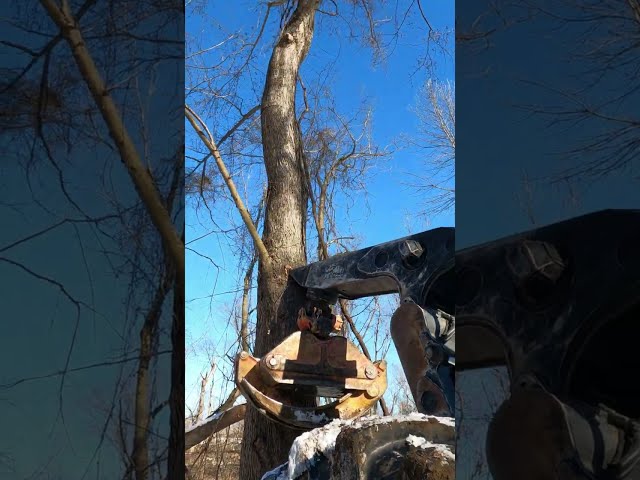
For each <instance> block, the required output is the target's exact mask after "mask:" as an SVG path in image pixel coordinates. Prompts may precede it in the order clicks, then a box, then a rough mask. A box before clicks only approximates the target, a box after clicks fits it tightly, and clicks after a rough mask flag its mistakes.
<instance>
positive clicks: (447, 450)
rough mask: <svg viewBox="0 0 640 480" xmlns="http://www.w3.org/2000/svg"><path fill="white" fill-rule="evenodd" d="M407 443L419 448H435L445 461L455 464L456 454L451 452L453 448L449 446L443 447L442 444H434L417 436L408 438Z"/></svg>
mask: <svg viewBox="0 0 640 480" xmlns="http://www.w3.org/2000/svg"><path fill="white" fill-rule="evenodd" d="M407 443H408V444H409V445H412V446H414V447H417V448H423V449H427V448H433V449H435V450H436V451H437V452H438V453H440V454H441V455H440V456H441V457H442V458H443V459H444V460H451V461H453V462H455V461H456V456H455V454H454V453H453V452H452V451H451V447H450V446H449V445H443V444H441V443H432V442H430V441H429V440H427V439H426V438H424V437H418V436H416V435H409V436H408V437H407Z"/></svg>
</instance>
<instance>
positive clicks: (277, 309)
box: [240, 0, 320, 480]
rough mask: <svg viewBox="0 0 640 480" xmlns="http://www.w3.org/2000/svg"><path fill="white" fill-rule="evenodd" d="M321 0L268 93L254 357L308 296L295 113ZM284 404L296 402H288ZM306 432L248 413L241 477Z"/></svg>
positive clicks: (294, 20)
mask: <svg viewBox="0 0 640 480" xmlns="http://www.w3.org/2000/svg"><path fill="white" fill-rule="evenodd" d="M319 3H320V1H319V0H299V1H298V4H297V7H296V10H295V12H294V13H293V15H292V16H291V18H290V19H289V21H288V22H287V24H286V26H285V27H284V29H283V31H282V34H281V36H280V38H279V39H278V41H277V43H276V45H275V47H274V49H273V53H272V56H271V60H270V62H269V69H268V71H267V79H266V84H265V89H264V93H263V96H262V117H261V121H262V145H263V153H264V163H265V168H266V173H267V182H268V185H267V199H266V205H265V221H264V232H263V236H262V240H263V242H264V245H265V247H266V249H267V251H268V253H269V255H270V257H271V262H270V264H269V265H265V264H264V262H262V261H260V264H259V269H258V305H257V324H256V344H255V348H254V354H255V355H256V356H262V355H264V354H265V353H266V352H268V351H269V350H271V349H272V348H273V347H274V346H275V345H277V344H278V343H279V342H280V341H282V340H283V339H284V338H285V337H286V336H287V335H289V334H291V333H292V332H293V331H295V329H296V312H297V309H298V308H299V307H300V306H301V305H302V304H303V302H304V300H305V298H304V292H303V290H302V289H301V288H299V287H298V286H297V285H295V283H293V282H291V281H289V279H288V270H289V269H290V268H294V267H298V266H302V265H305V264H306V249H305V227H306V213H307V201H308V197H307V191H306V188H305V185H306V183H305V182H306V179H305V177H304V173H303V168H302V161H303V158H302V138H301V135H300V129H299V126H298V123H297V120H296V115H295V93H296V80H297V76H298V69H299V68H300V65H301V63H302V61H303V60H304V58H305V56H306V54H307V52H308V51H309V47H310V45H311V39H312V37H313V26H314V17H315V10H316V8H317V7H318V5H319ZM279 400H281V401H284V402H291V400H290V399H287V398H285V397H283V398H280V399H279ZM298 433H299V432H297V431H295V430H291V429H288V428H286V427H283V426H280V425H278V424H276V423H274V422H272V421H270V420H268V419H267V418H265V417H263V416H262V415H261V414H260V413H259V412H257V411H256V410H255V409H254V408H249V409H248V410H247V414H246V417H245V428H244V434H243V441H242V453H241V465H240V478H241V479H242V480H257V479H259V478H260V477H261V476H262V474H264V473H265V472H266V471H268V470H270V469H272V468H274V467H275V466H277V465H278V464H281V463H284V462H285V461H286V459H287V456H288V453H289V448H290V447H291V443H292V442H293V440H294V438H295V437H296V436H297V434H298Z"/></svg>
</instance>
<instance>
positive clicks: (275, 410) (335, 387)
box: [235, 331, 387, 430]
mask: <svg viewBox="0 0 640 480" xmlns="http://www.w3.org/2000/svg"><path fill="white" fill-rule="evenodd" d="M235 381H236V384H237V385H238V388H239V389H240V391H241V392H242V393H243V395H244V396H245V398H246V399H247V401H248V402H250V403H251V404H252V405H253V406H254V407H256V408H257V409H258V410H259V411H260V412H262V413H263V414H264V415H266V416H268V417H269V418H271V419H272V420H274V421H277V422H280V423H283V424H285V425H287V426H289V427H292V428H297V429H303V430H309V429H312V428H316V427H319V426H322V425H325V424H327V423H329V422H331V421H332V420H334V419H351V418H356V417H359V416H360V415H363V414H364V413H366V412H367V411H368V410H370V409H371V408H372V407H373V406H375V403H376V402H377V401H378V400H379V399H380V397H382V395H383V394H384V392H385V390H386V388H387V366H386V362H385V361H384V360H381V361H377V362H371V361H369V359H367V357H365V356H364V355H363V354H362V353H361V352H360V351H359V350H358V348H357V347H356V346H355V345H353V344H352V343H351V342H350V341H349V340H348V339H346V338H345V337H342V336H331V337H328V338H318V337H317V336H315V335H314V334H312V333H311V332H309V331H304V332H296V333H293V334H292V335H290V336H289V337H287V338H286V339H285V340H284V341H283V342H282V343H280V344H279V345H277V346H276V347H275V348H274V349H273V350H271V351H270V352H269V353H267V354H266V355H265V356H264V357H262V358H261V359H258V358H255V357H253V356H251V355H249V354H248V353H247V352H241V353H240V354H239V355H238V356H237V358H236V365H235ZM318 397H328V398H334V399H335V400H333V401H332V402H330V403H328V404H326V405H317V402H316V399H317V398H318ZM309 404H315V406H308V405H309Z"/></svg>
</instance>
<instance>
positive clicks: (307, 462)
mask: <svg viewBox="0 0 640 480" xmlns="http://www.w3.org/2000/svg"><path fill="white" fill-rule="evenodd" d="M347 423H348V422H347V421H345V420H334V421H332V422H331V423H329V424H328V425H325V426H324V427H321V428H316V429H314V430H311V431H309V432H305V433H303V434H302V435H300V436H299V437H298V438H296V439H295V441H294V442H293V445H291V450H289V465H288V469H287V470H288V472H287V473H288V475H289V476H288V478H289V479H293V478H296V477H297V476H298V475H301V474H302V473H304V472H305V470H306V469H307V468H309V466H311V464H312V462H313V457H314V455H315V454H316V453H322V454H323V455H324V456H325V457H327V458H329V457H330V456H331V452H333V447H334V445H335V443H336V438H337V437H338V434H339V433H340V431H341V430H342V427H343V426H344V425H346V424H347Z"/></svg>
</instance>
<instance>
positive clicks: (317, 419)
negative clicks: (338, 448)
mask: <svg viewBox="0 0 640 480" xmlns="http://www.w3.org/2000/svg"><path fill="white" fill-rule="evenodd" d="M294 414H295V416H296V420H298V421H301V422H310V423H318V424H320V423H324V422H326V421H327V420H329V419H328V418H327V416H326V415H325V414H324V413H314V412H312V411H311V412H306V411H304V410H294Z"/></svg>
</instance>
